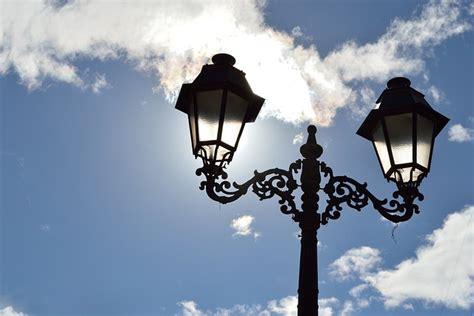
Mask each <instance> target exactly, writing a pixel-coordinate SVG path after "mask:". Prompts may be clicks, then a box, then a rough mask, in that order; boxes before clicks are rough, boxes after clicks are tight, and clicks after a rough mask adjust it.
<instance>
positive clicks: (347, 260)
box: [329, 247, 382, 281]
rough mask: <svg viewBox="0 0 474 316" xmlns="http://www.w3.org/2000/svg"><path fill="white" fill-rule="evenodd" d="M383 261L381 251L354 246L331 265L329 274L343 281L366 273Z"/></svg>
mask: <svg viewBox="0 0 474 316" xmlns="http://www.w3.org/2000/svg"><path fill="white" fill-rule="evenodd" d="M381 262H382V258H381V257H380V251H379V250H377V249H374V248H370V247H360V248H353V249H350V250H348V251H347V252H346V253H344V254H343V255H342V256H341V257H340V258H338V259H337V260H335V261H334V262H333V263H331V265H330V266H329V268H330V272H329V274H330V275H331V276H333V277H335V278H336V279H338V280H340V281H343V280H348V279H351V278H353V277H354V276H355V275H358V276H360V275H366V274H367V272H369V271H371V270H373V269H374V268H376V267H377V266H378V265H379V264H380V263H381Z"/></svg>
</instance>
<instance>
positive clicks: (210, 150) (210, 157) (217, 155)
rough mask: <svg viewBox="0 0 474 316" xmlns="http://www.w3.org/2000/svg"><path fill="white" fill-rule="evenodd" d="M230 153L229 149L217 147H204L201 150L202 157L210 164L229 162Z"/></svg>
mask: <svg viewBox="0 0 474 316" xmlns="http://www.w3.org/2000/svg"><path fill="white" fill-rule="evenodd" d="M216 147H217V150H216ZM229 153H230V150H228V149H227V148H224V147H222V146H216V145H203V146H202V147H201V150H200V156H201V157H202V158H204V159H205V160H207V161H209V162H216V161H217V162H220V161H221V160H228V157H229Z"/></svg>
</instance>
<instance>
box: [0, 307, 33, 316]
mask: <svg viewBox="0 0 474 316" xmlns="http://www.w3.org/2000/svg"><path fill="white" fill-rule="evenodd" d="M0 316H28V314H25V313H22V312H17V311H16V310H15V309H14V308H13V307H12V306H5V307H3V308H1V309H0Z"/></svg>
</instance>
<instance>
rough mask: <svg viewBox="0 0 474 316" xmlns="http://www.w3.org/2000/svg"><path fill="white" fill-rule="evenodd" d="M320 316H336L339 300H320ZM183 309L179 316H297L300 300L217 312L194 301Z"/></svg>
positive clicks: (281, 301)
mask: <svg viewBox="0 0 474 316" xmlns="http://www.w3.org/2000/svg"><path fill="white" fill-rule="evenodd" d="M318 304H319V316H334V315H335V312H336V310H335V308H337V306H338V305H339V300H338V299H336V298H334V297H330V298H322V299H319V300H318ZM178 305H179V306H180V307H181V311H180V313H179V314H178V315H179V316H271V315H281V316H296V315H297V313H298V308H297V305H298V298H297V297H296V296H287V297H284V298H282V299H279V300H271V301H269V302H268V303H267V305H266V307H263V306H261V305H259V304H254V305H245V304H238V305H234V306H233V307H231V308H217V309H216V310H215V311H211V310H207V311H203V310H200V309H199V308H198V307H197V304H196V303H195V302H193V301H183V302H180V303H178ZM343 311H344V309H342V310H341V314H340V315H341V316H348V315H349V314H342V312H343Z"/></svg>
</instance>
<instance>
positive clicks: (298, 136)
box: [293, 133, 304, 145]
mask: <svg viewBox="0 0 474 316" xmlns="http://www.w3.org/2000/svg"><path fill="white" fill-rule="evenodd" d="M303 140H304V136H303V133H299V134H296V135H295V137H293V145H299V144H302V143H303Z"/></svg>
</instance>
